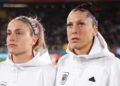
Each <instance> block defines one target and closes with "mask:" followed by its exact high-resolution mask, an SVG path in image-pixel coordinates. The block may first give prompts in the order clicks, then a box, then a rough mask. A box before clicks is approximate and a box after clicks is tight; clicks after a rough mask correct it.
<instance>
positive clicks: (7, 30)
mask: <svg viewBox="0 0 120 86" xmlns="http://www.w3.org/2000/svg"><path fill="white" fill-rule="evenodd" d="M7 31H11V29H7ZM15 31H23V29H19V28H18V29H15Z"/></svg>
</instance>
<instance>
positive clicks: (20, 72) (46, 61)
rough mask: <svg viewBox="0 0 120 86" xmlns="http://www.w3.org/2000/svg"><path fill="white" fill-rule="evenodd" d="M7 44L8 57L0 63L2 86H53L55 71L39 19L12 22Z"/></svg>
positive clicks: (22, 19) (24, 17)
mask: <svg viewBox="0 0 120 86" xmlns="http://www.w3.org/2000/svg"><path fill="white" fill-rule="evenodd" d="M6 42H7V48H8V53H9V56H8V58H7V59H6V61H4V62H1V63H0V86H54V84H55V82H54V81H55V75H56V70H55V68H54V67H53V66H52V65H51V59H50V56H49V54H48V50H47V47H46V44H45V40H44V28H43V26H42V24H41V23H40V22H39V21H38V20H37V19H34V18H31V17H27V16H19V17H16V18H14V19H12V20H11V21H10V22H9V24H8V26H7V40H6Z"/></svg>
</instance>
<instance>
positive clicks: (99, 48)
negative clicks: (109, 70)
mask: <svg viewBox="0 0 120 86" xmlns="http://www.w3.org/2000/svg"><path fill="white" fill-rule="evenodd" d="M66 52H67V53H69V54H71V55H73V56H75V57H84V58H86V59H93V58H101V57H106V56H114V54H112V53H111V52H110V51H109V50H108V45H107V43H106V41H105V40H104V38H103V37H102V35H101V34H100V33H99V32H98V33H97V34H96V36H95V38H94V43H93V46H92V48H91V50H90V52H89V54H87V55H76V54H74V53H73V52H72V51H70V50H69V45H68V48H67V50H66Z"/></svg>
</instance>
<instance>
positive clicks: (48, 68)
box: [0, 51, 56, 86]
mask: <svg viewBox="0 0 120 86" xmlns="http://www.w3.org/2000/svg"><path fill="white" fill-rule="evenodd" d="M50 63H51V60H50V57H49V54H48V51H45V52H42V53H38V54H37V55H36V56H35V57H34V58H33V59H32V60H30V61H28V62H27V63H24V64H14V63H13V62H12V60H11V59H10V57H8V58H7V59H6V61H4V62H1V63H0V86H54V84H55V75H56V69H55V68H54V67H53V66H52V65H50Z"/></svg>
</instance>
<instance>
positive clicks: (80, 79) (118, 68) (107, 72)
mask: <svg viewBox="0 0 120 86" xmlns="http://www.w3.org/2000/svg"><path fill="white" fill-rule="evenodd" d="M67 52H68V54H66V55H64V56H63V57H62V58H61V59H60V60H59V62H58V72H57V77H56V86H120V60H119V59H118V58H116V57H115V56H114V55H113V54H112V53H111V52H110V51H109V50H108V47H107V44H106V42H105V40H104V39H103V37H102V36H101V34H100V33H97V35H96V36H95V39H94V43H93V46H92V48H91V50H90V52H89V54H88V55H75V54H74V53H72V52H71V51H70V50H69V49H67Z"/></svg>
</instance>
